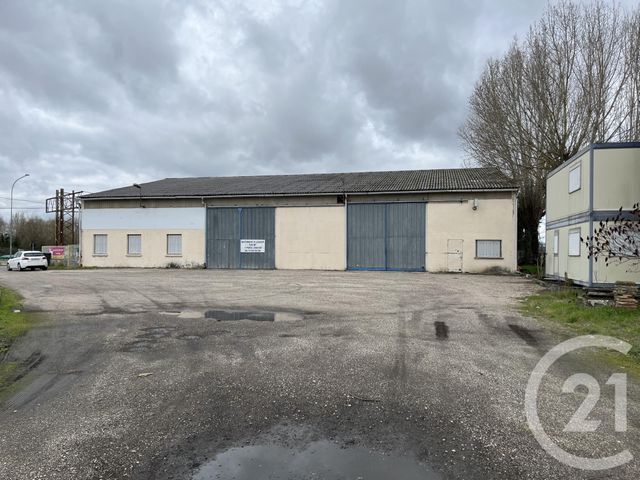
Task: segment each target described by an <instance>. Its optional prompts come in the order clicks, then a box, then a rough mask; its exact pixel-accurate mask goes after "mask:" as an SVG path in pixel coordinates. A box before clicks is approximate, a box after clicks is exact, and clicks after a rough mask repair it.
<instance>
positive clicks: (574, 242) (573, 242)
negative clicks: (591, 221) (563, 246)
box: [569, 230, 580, 257]
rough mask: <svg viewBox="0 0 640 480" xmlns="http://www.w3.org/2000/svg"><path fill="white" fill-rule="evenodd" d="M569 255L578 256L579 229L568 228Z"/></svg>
mask: <svg viewBox="0 0 640 480" xmlns="http://www.w3.org/2000/svg"><path fill="white" fill-rule="evenodd" d="M569 256H570V257H579V256H580V230H569Z"/></svg>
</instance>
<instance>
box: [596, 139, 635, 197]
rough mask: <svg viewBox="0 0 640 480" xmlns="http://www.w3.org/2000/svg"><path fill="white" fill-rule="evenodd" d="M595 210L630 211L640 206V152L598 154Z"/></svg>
mask: <svg viewBox="0 0 640 480" xmlns="http://www.w3.org/2000/svg"><path fill="white" fill-rule="evenodd" d="M593 170H594V174H595V176H594V185H593V207H594V210H618V209H619V208H620V207H623V208H625V209H630V208H631V207H632V206H633V204H634V203H637V202H640V148H606V149H596V150H594V157H593Z"/></svg>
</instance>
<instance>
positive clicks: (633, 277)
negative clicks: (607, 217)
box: [593, 224, 640, 283]
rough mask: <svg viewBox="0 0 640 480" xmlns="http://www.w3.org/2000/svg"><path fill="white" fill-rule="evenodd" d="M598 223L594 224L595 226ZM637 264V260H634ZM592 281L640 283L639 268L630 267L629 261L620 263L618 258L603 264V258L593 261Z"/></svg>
mask: <svg viewBox="0 0 640 480" xmlns="http://www.w3.org/2000/svg"><path fill="white" fill-rule="evenodd" d="M597 227H598V225H597V224H596V225H595V228H597ZM635 263H636V265H638V263H637V262H635ZM593 281H594V283H615V282H635V283H640V270H639V269H638V267H636V268H635V269H633V268H632V264H630V263H629V262H625V263H620V262H619V261H618V260H612V261H610V262H609V266H605V262H604V259H599V260H598V261H597V262H593Z"/></svg>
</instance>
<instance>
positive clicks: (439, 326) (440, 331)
mask: <svg viewBox="0 0 640 480" xmlns="http://www.w3.org/2000/svg"><path fill="white" fill-rule="evenodd" d="M433 324H434V325H435V327H436V338H437V339H438V340H446V339H448V338H449V327H448V326H447V324H446V323H444V322H433Z"/></svg>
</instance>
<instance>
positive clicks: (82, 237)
mask: <svg viewBox="0 0 640 480" xmlns="http://www.w3.org/2000/svg"><path fill="white" fill-rule="evenodd" d="M83 210H84V200H82V199H80V210H79V211H78V234H79V235H78V237H79V238H78V264H79V266H82V264H83V261H82V243H83V240H84V235H83V234H82V211H83Z"/></svg>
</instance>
